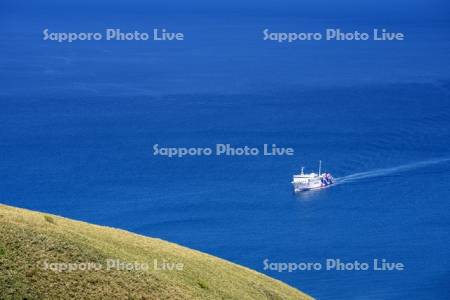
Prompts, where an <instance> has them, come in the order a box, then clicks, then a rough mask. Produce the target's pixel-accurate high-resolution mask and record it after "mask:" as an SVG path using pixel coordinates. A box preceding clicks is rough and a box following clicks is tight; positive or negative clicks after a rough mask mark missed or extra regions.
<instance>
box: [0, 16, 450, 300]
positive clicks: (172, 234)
mask: <svg viewBox="0 0 450 300" xmlns="http://www.w3.org/2000/svg"><path fill="white" fill-rule="evenodd" d="M17 14H19V13H17ZM19 15H20V14H19ZM3 17H4V18H3V20H2V27H1V40H0V48H1V49H2V50H1V51H2V55H1V57H0V67H1V68H0V85H1V90H0V99H1V100H0V105H1V106H0V108H1V109H0V121H1V126H0V202H1V203H4V204H8V205H14V206H19V207H23V208H28V209H33V210H39V211H45V212H49V213H54V214H57V215H62V216H65V217H69V218H74V219H78V220H83V221H87V222H92V223H96V224H101V225H107V226H112V227H118V228H122V229H126V230H130V231H132V232H136V233H139V234H143V235H147V236H151V237H158V238H162V239H165V240H168V241H171V242H175V243H178V244H181V245H184V246H187V247H190V248H194V249H198V250H200V251H204V252H207V253H210V254H213V255H216V256H219V257H221V258H224V259H227V260H230V261H233V262H235V263H238V264H242V265H244V266H247V267H250V268H252V269H255V270H257V271H259V272H263V273H266V274H267V275H269V276H272V277H275V278H277V279H280V280H282V281H283V282H286V283H288V284H290V285H292V286H294V287H297V288H299V289H301V290H302V291H304V292H306V293H309V294H310V295H312V296H314V297H316V298H318V299H405V298H412V299H449V298H450V289H449V285H448V282H449V279H450V260H449V256H448V254H449V253H450V244H449V229H450V219H449V217H448V216H449V208H450V207H449V199H450V186H449V182H450V143H449V141H450V74H449V67H450V40H449V39H448V37H449V33H450V23H449V22H444V21H436V22H431V21H430V22H425V21H424V22H419V21H417V22H408V21H393V20H390V19H389V18H387V19H383V21H382V22H378V21H377V20H376V19H373V18H372V19H370V20H359V21H358V20H350V21H349V20H340V19H333V18H330V19H327V18H323V19H308V18H307V17H295V16H292V15H289V16H286V17H282V18H281V17H273V16H270V15H264V16H256V15H250V16H247V17H243V16H241V15H239V14H238V13H236V14H231V13H230V15H229V16H226V15H220V16H214V17H211V16H209V15H207V14H200V15H199V16H196V17H189V16H185V15H183V16H174V17H173V18H170V19H167V18H164V17H161V16H154V15H151V16H145V15H140V16H139V17H133V16H128V15H123V16H122V15H121V16H120V17H117V16H116V17H114V18H108V17H105V16H103V17H92V15H89V14H87V15H84V14H78V15H77V17H76V18H72V19H70V18H67V16H66V15H64V14H61V15H59V16H58V17H53V18H41V17H40V16H39V15H38V14H30V15H29V16H28V17H27V18H26V22H22V21H23V20H24V17H22V18H18V17H17V15H16V14H15V13H12V12H11V14H9V15H7V14H4V15H3ZM72 17H73V16H72ZM154 27H158V28H167V29H168V30H172V31H182V32H184V34H185V36H186V40H185V41H183V42H174V43H172V42H167V43H165V42H162V43H154V42H132V41H130V42H105V41H95V42H77V43H58V42H49V41H43V40H42V30H43V29H45V28H49V29H50V30H52V31H86V30H89V31H97V30H103V29H104V28H121V29H122V30H124V31H126V30H134V29H136V30H141V31H145V30H147V31H149V30H152V28H154ZM328 27H340V28H343V29H346V30H355V29H358V30H360V31H364V30H371V29H372V28H373V27H382V28H388V29H390V30H392V31H401V32H404V33H405V34H406V35H407V38H406V40H405V41H402V42H373V41H372V42H371V41H367V42H326V41H311V42H304V43H295V44H287V43H277V42H269V41H263V40H262V36H263V34H262V30H263V29H265V28H270V29H271V30H273V31H299V30H302V31H322V30H324V29H325V28H328ZM218 143H220V144H231V145H232V146H235V147H243V146H250V147H258V148H260V149H261V148H262V146H263V145H264V144H269V145H271V144H276V145H278V146H279V147H291V148H293V149H294V150H295V155H293V156H264V155H258V156H215V155H211V156H198V157H183V158H168V157H163V156H155V155H153V145H154V144H159V145H160V146H161V147H215V145H216V144H218ZM319 160H322V162H323V169H325V170H327V171H329V172H331V173H332V174H333V175H334V176H335V177H336V178H337V179H338V184H336V185H335V186H332V187H330V188H327V189H324V190H320V191H314V192H313V191H311V192H306V193H302V194H298V195H294V194H293V192H292V187H291V184H290V181H291V179H292V175H293V174H295V173H298V172H299V170H300V168H301V167H302V166H305V171H307V172H312V171H316V170H317V165H318V161H319ZM265 259H268V260H269V261H270V262H280V263H282V262H284V263H289V262H293V263H300V262H319V263H322V264H324V263H325V261H326V260H327V259H340V260H341V261H342V262H354V261H358V262H368V263H372V261H373V260H374V259H380V260H381V259H386V260H387V261H389V262H397V263H402V264H403V265H404V266H405V269H404V270H403V271H374V270H372V269H370V270H367V271H338V270H328V271H327V270H324V269H322V270H319V271H313V270H311V271H294V272H287V271H284V272H278V271H274V270H265V269H264V263H263V261H264V260H265Z"/></svg>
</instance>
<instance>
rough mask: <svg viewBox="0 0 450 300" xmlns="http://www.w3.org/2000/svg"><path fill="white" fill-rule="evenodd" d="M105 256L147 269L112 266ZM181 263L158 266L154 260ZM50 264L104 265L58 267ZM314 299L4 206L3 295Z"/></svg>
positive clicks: (0, 242) (0, 218)
mask: <svg viewBox="0 0 450 300" xmlns="http://www.w3.org/2000/svg"><path fill="white" fill-rule="evenodd" d="M107 259H119V260H120V261H122V262H130V263H133V262H138V263H141V264H142V263H146V264H148V266H149V269H148V270H141V271H136V270H132V271H127V270H118V269H111V270H107V269H106V260H107ZM155 259H156V260H157V261H158V262H162V261H163V260H165V261H167V262H171V263H182V264H183V270H181V271H173V270H172V271H161V270H154V268H153V266H154V265H153V263H154V260H155ZM45 262H47V263H48V264H50V263H92V264H93V263H97V264H99V265H101V266H103V267H102V268H101V269H99V270H88V271H82V270H76V271H70V272H69V271H61V272H58V271H52V270H49V269H45ZM23 298H26V299H311V298H310V297H309V296H307V295H305V294H303V293H302V292H300V291H298V290H296V289H294V288H292V287H290V286H288V285H286V284H284V283H282V282H280V281H277V280H274V279H272V278H270V277H267V276H265V275H263V274H260V273H258V272H255V271H253V270H250V269H248V268H244V267H241V266H239V265H236V264H233V263H230V262H227V261H225V260H222V259H219V258H217V257H213V256H211V255H207V254H204V253H201V252H198V251H194V250H191V249H188V248H185V247H181V246H179V245H176V244H173V243H169V242H166V241H162V240H160V239H154V238H148V237H144V236H140V235H137V234H133V233H130V232H127V231H123V230H118V229H113V228H108V227H102V226H96V225H92V224H88V223H84V222H78V221H74V220H69V219H65V218H62V217H58V216H53V215H48V214H43V213H39V212H33V211H29V210H24V209H19V208H14V207H11V206H5V205H0V299H23Z"/></svg>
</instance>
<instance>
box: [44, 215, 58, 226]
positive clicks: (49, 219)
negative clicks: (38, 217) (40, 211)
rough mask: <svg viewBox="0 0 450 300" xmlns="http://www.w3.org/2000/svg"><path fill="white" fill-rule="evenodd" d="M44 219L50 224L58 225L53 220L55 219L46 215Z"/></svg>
mask: <svg viewBox="0 0 450 300" xmlns="http://www.w3.org/2000/svg"><path fill="white" fill-rule="evenodd" d="M44 219H45V221H47V222H49V223H50V224H56V222H55V219H53V217H50V216H47V215H45V216H44Z"/></svg>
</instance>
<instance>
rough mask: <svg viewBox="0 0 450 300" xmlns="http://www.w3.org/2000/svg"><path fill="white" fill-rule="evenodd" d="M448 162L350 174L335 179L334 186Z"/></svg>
mask: <svg viewBox="0 0 450 300" xmlns="http://www.w3.org/2000/svg"><path fill="white" fill-rule="evenodd" d="M449 161H450V158H439V159H431V160H425V161H419V162H415V163H410V164H406V165H400V166H397V167H392V168H385V169H376V170H372V171H367V172H360V173H354V174H350V175H347V176H343V177H338V178H336V179H335V182H336V184H341V183H348V182H353V181H357V180H362V179H367V178H372V177H380V176H386V175H391V174H396V173H401V172H407V171H411V170H416V169H419V168H425V167H427V166H430V165H436V164H441V163H446V162H449Z"/></svg>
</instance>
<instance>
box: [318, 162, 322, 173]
mask: <svg viewBox="0 0 450 300" xmlns="http://www.w3.org/2000/svg"><path fill="white" fill-rule="evenodd" d="M321 171H322V161H321V160H319V176H320V172H321Z"/></svg>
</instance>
